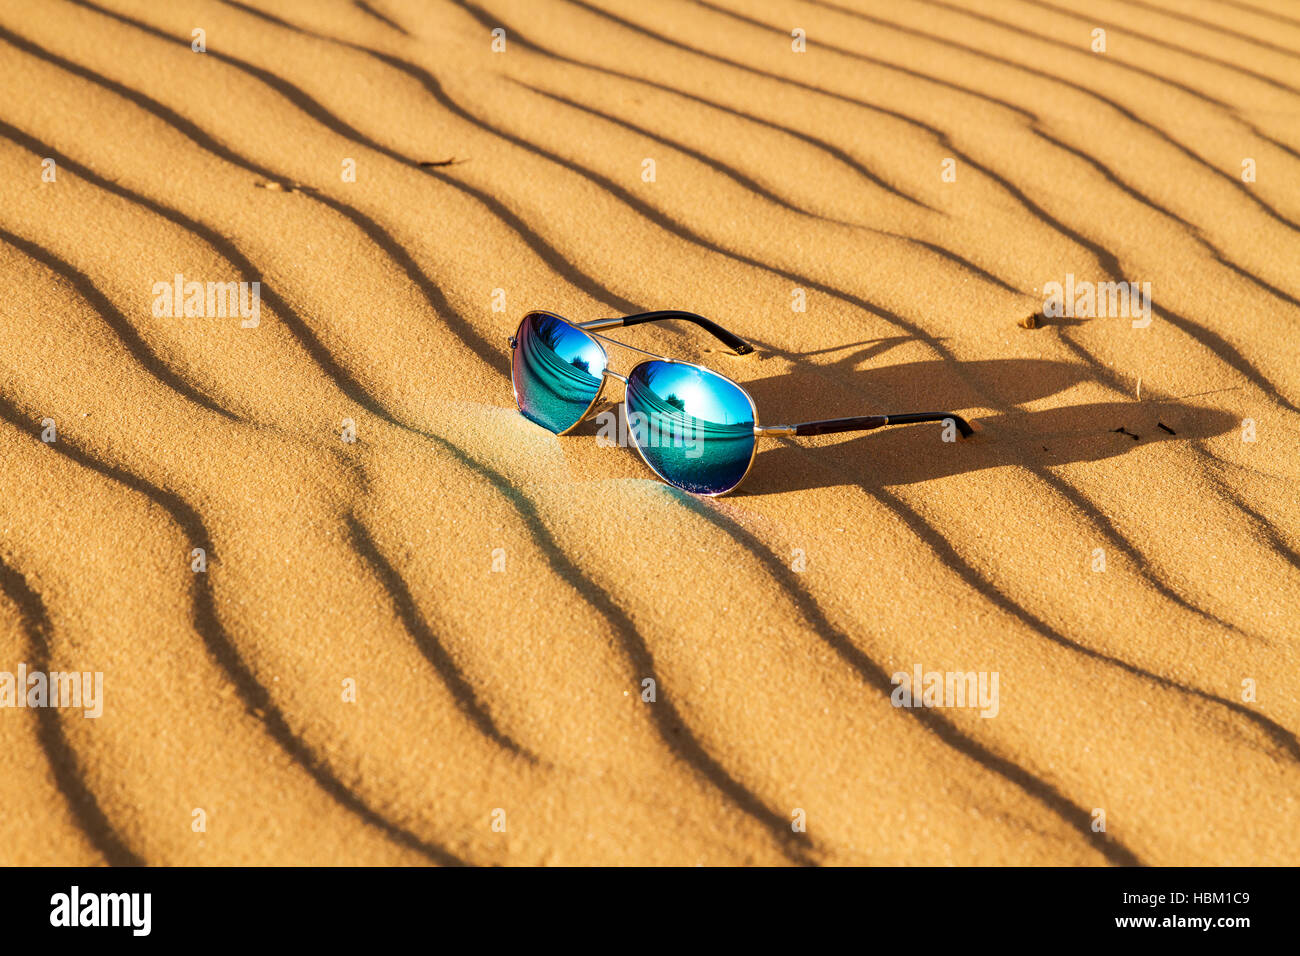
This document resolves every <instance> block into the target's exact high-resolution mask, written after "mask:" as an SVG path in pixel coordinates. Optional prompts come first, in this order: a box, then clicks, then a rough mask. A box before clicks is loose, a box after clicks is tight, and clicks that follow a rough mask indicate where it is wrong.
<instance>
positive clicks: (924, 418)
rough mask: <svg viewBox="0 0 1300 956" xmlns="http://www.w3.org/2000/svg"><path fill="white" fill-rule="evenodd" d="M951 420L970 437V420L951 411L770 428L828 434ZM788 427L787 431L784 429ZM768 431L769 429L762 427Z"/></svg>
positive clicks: (870, 416)
mask: <svg viewBox="0 0 1300 956" xmlns="http://www.w3.org/2000/svg"><path fill="white" fill-rule="evenodd" d="M948 421H951V422H952V423H953V424H954V425H956V426H957V431H959V432H961V437H962V438H970V436H971V435H973V434H974V433H975V429H974V428H973V427H972V426H971V424H970V422H968V421H966V419H964V418H962V417H961V416H960V415H954V414H953V413H952V412H912V413H909V414H906V415H866V416H864V417H861V418H828V419H826V420H825V421H820V422H803V423H801V424H799V425H787V426H778V427H779V431H778V428H772V429H770V431H771V432H773V433H776V434H781V433H784V434H787V435H830V434H833V433H835V432H864V431H870V430H871V429H873V428H883V427H884V426H885V425H915V424H918V423H921V422H948ZM786 428H788V429H789V431H785V429H786ZM764 430H765V431H769V429H764Z"/></svg>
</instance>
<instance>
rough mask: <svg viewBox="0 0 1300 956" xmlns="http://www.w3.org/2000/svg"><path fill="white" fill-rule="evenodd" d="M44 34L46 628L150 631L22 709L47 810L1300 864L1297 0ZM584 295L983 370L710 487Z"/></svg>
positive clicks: (273, 836)
mask: <svg viewBox="0 0 1300 956" xmlns="http://www.w3.org/2000/svg"><path fill="white" fill-rule="evenodd" d="M496 28H501V29H503V30H504V31H505V33H504V41H505V48H504V50H502V51H499V52H498V51H494V50H493V34H492V31H493V30H494V29H496ZM196 29H201V30H202V31H204V32H203V34H202V35H201V39H202V41H203V45H204V47H205V50H204V52H196V51H195V50H194V49H193V47H192V44H197V43H198V40H196V39H195V33H194V31H195V30H196ZM1097 29H1101V30H1104V31H1105V43H1106V48H1105V51H1104V52H1095V51H1094V50H1093V49H1092V46H1093V45H1094V44H1095V43H1096V40H1095V39H1094V30H1097ZM795 30H800V31H803V36H804V37H805V43H806V48H805V50H804V52H795V50H794V49H792V44H795V45H797V44H796V40H795V39H794V38H792V32H793V31H795ZM0 64H2V65H3V68H2V69H0V104H2V105H0V200H2V201H0V275H2V276H3V291H4V295H3V299H2V300H0V302H2V305H0V316H2V318H0V322H2V325H0V329H2V331H3V338H2V342H3V344H2V345H0V397H2V401H0V458H2V465H0V482H2V484H0V671H6V672H14V671H16V670H17V668H18V666H19V665H20V664H22V665H24V666H25V667H27V668H29V669H30V670H44V671H51V670H53V671H62V672H70V671H77V672H87V673H101V674H102V675H103V680H104V701H103V704H104V710H103V714H102V716H101V717H99V718H86V717H83V716H82V714H81V712H80V711H79V710H75V709H71V708H53V707H46V708H19V707H12V708H5V709H0V762H2V765H3V769H2V772H0V807H3V812H2V813H0V863H4V864H104V863H107V864H122V863H140V862H143V863H149V864H158V865H189V864H416V865H419V864H427V863H437V864H455V863H471V864H510V865H539V864H557V865H564V864H656V865H657V864H670V865H693V864H705V865H735V864H760V865H782V864H824V865H845V864H848V865H854V864H1067V865H1109V864H1134V863H1142V864H1175V865H1185V864H1291V865H1294V864H1297V863H1300V827H1297V826H1296V818H1297V810H1300V806H1297V794H1300V743H1298V742H1297V736H1296V735H1297V728H1298V727H1300V679H1298V678H1300V660H1298V657H1297V645H1296V634H1297V623H1298V622H1300V610H1297V608H1300V573H1297V572H1298V569H1300V507H1298V506H1297V501H1296V488H1297V479H1298V478H1300V465H1298V462H1300V456H1298V455H1297V451H1300V431H1298V430H1297V425H1300V406H1298V404H1297V403H1300V335H1297V328H1298V323H1300V299H1298V298H1297V297H1298V296H1300V255H1297V253H1298V252H1300V189H1298V188H1297V185H1298V184H1300V122H1297V120H1298V119H1300V11H1297V9H1296V7H1295V6H1294V5H1293V4H1291V3H1288V2H1286V0H1241V2H1235V0H1233V2H1230V0H1188V2H1181V0H1145V2H1137V0H1132V2H1119V0H1096V2H1088V3H1083V2H1077V3H1069V2H1067V0H961V2H957V0H825V2H822V0H813V2H802V0H752V2H750V0H745V2H742V0H703V2H698V3H695V2H686V0H664V2H655V3H648V2H645V0H599V2H596V0H590V2H588V0H545V2H533V0H458V2H446V0H437V2H425V0H364V2H363V0H356V2H344V0H328V2H325V0H267V2H264V3H262V2H258V3H253V2H249V3H244V2H235V0H225V2H223V0H174V2H169V3H167V4H159V3H153V2H148V0H50V2H48V3H42V4H30V3H26V2H23V0H3V2H0ZM46 159H52V160H53V161H54V166H53V170H54V175H53V181H48V180H49V176H48V175H45V176H43V172H44V173H48V171H49V169H50V167H49V164H47V163H43V160H46ZM646 160H652V161H653V171H654V175H653V178H652V181H648V180H649V175H648V169H649V167H648V166H647V164H646V162H645V161H646ZM1246 160H1250V161H1251V162H1249V163H1245V161H1246ZM350 168H351V169H354V170H355V177H354V181H350V180H349V179H348V178H347V173H348V171H349V169H350ZM1252 172H1253V175H1251V173H1252ZM1243 175H1245V178H1244V179H1243ZM176 275H182V276H184V277H185V280H186V281H199V282H203V283H207V282H222V283H224V282H236V283H238V282H253V281H257V282H259V283H260V286H259V288H260V296H261V299H260V312H259V314H258V316H257V323H256V325H255V326H251V327H245V326H246V325H249V323H248V322H246V321H244V320H242V319H241V317H240V316H238V315H235V316H231V315H226V316H224V317H223V316H219V315H218V316H207V315H202V316H199V315H191V316H188V317H186V316H184V315H183V314H182V315H181V316H180V317H176V316H173V315H170V314H164V315H158V314H156V310H155V308H154V304H155V298H156V295H155V292H154V289H155V285H156V284H158V283H162V284H163V285H167V284H169V283H172V282H173V279H174V277H175V276H176ZM1067 276H1069V277H1072V278H1071V279H1070V281H1071V282H1076V283H1084V282H1090V283H1103V282H1120V281H1124V282H1133V283H1137V287H1138V289H1141V288H1143V284H1145V283H1149V289H1150V295H1151V312H1150V323H1149V324H1148V325H1145V326H1141V325H1139V327H1134V323H1133V321H1131V319H1130V317H1126V316H1123V315H1104V316H1086V315H1085V316H1079V315H1076V316H1050V315H1044V314H1042V310H1043V308H1044V301H1045V297H1046V295H1047V292H1046V291H1045V290H1048V289H1050V286H1049V283H1053V282H1056V283H1065V282H1066V281H1067ZM250 288H251V287H250ZM799 305H803V307H804V308H803V310H802V311H797V310H796V307H797V306H799ZM535 308H541V309H548V310H552V311H556V312H559V313H561V314H563V315H565V316H568V317H570V318H571V319H573V320H575V321H580V320H586V319H593V318H598V317H604V316H612V315H619V314H624V313H630V312H635V311H641V310H646V309H661V308H662V309H668V308H676V309H688V310H692V311H695V312H698V313H701V314H703V315H706V316H709V317H710V318H712V319H714V320H715V321H717V322H720V323H721V324H723V325H724V326H726V327H728V328H730V329H732V330H733V331H735V332H736V333H737V334H739V335H741V336H743V337H745V338H746V339H748V340H749V341H751V342H753V343H755V345H756V346H757V348H758V350H757V352H756V354H754V355H751V356H747V357H738V356H734V355H730V354H728V353H727V352H726V350H725V349H723V348H721V347H720V346H718V345H717V343H715V342H713V341H712V340H710V339H708V337H707V336H703V335H701V334H699V333H698V332H697V331H696V330H693V329H691V328H690V327H689V326H681V325H677V326H666V325H665V326H652V325H650V326H640V327H638V328H636V329H628V330H623V331H621V332H617V331H616V332H612V333H611V335H613V336H614V337H617V338H620V339H621V340H622V341H625V342H628V343H630V344H634V345H637V346H640V347H642V348H647V349H651V350H653V351H656V352H660V353H666V354H671V355H674V356H678V357H681V358H685V359H689V360H692V361H698V362H701V363H702V364H705V365H707V366H709V367H711V368H713V369H715V370H717V371H719V372H721V373H722V374H724V375H727V376H729V377H732V378H734V379H735V380H736V381H738V382H740V383H741V384H742V385H744V386H745V387H746V388H747V389H748V390H749V391H750V392H751V394H752V395H753V397H754V399H755V401H756V403H757V406H758V409H759V419H760V422H762V423H764V424H776V423H785V422H794V421H802V420H808V419H816V418H829V417H839V416H856V415H871V414H882V413H884V414H887V413H890V412H906V411H930V410H940V411H951V412H955V413H959V414H962V415H965V416H968V417H970V418H973V419H976V420H978V421H979V422H980V424H981V425H982V426H983V430H982V432H981V433H980V434H979V435H978V436H977V437H976V438H974V439H972V440H970V441H965V442H955V443H948V442H944V441H942V440H941V436H940V429H939V428H937V427H935V426H927V425H919V426H910V427H901V428H890V429H884V430H880V431H874V432H865V433H852V434H837V435H828V436H822V437H816V438H801V439H789V438H781V439H767V440H764V441H763V442H762V443H761V444H760V450H759V454H758V458H757V460H756V462H755V464H754V467H753V470H752V472H751V474H750V476H749V479H748V481H747V482H746V484H745V485H744V486H743V487H742V488H741V489H740V490H739V491H738V492H737V493H736V494H734V495H731V496H727V497H723V498H718V499H697V498H692V497H690V496H688V495H685V494H683V493H681V492H678V491H675V490H673V489H671V488H668V487H667V486H665V485H664V484H662V483H661V482H659V481H658V480H657V479H656V478H655V476H654V475H653V474H652V473H651V472H650V471H649V470H648V469H647V468H646V467H645V465H644V464H643V463H642V462H641V460H640V459H639V458H638V457H637V455H636V453H635V451H634V450H632V449H629V448H609V447H602V446H601V445H600V444H599V443H598V442H597V441H596V439H595V435H596V432H595V428H594V426H593V425H590V424H589V425H587V426H584V427H583V428H581V429H579V430H578V431H577V432H576V433H575V434H573V435H570V436H566V437H563V438H556V437H555V436H553V435H551V434H549V433H548V432H545V431H544V430H542V429H540V428H538V427H537V426H535V425H532V424H531V423H529V422H528V421H526V420H524V419H523V418H522V417H521V416H520V415H519V414H518V412H517V411H516V410H515V407H514V404H513V398H512V394H511V388H510V380H509V361H508V347H507V344H506V339H507V336H509V335H510V334H511V333H512V332H513V331H514V329H515V327H516V325H517V324H518V322H519V320H520V318H521V317H522V315H523V314H524V313H525V312H526V311H528V310H529V309H535ZM1031 316H1036V317H1037V320H1036V321H1027V320H1028V319H1029V318H1030V317H1031ZM1139 322H1140V320H1139ZM1026 326H1033V327H1032V328H1028V327H1026ZM632 361H633V359H632V357H631V354H630V353H624V354H622V355H618V354H616V355H615V358H614V362H615V367H616V368H619V369H620V370H621V371H623V372H626V371H627V370H628V369H629V368H630V366H631V364H632ZM613 398H614V400H615V401H618V400H619V399H620V398H621V392H620V391H619V389H615V393H614V395H613ZM51 423H52V425H53V430H52V431H51V429H50V425H51ZM1120 429H1122V431H1120ZM352 436H355V441H346V440H344V439H345V437H352ZM47 438H51V439H53V440H45V439H47ZM195 549H202V552H203V555H202V559H203V560H204V561H205V562H206V567H205V569H204V570H199V571H196V570H194V567H195V563H196V561H198V560H199V557H198V556H196V555H195ZM918 667H919V668H921V669H922V670H923V671H924V672H940V673H944V672H955V673H963V674H964V673H974V674H982V675H985V676H988V675H992V674H996V679H997V687H998V702H997V704H998V706H997V708H996V714H993V715H989V716H981V712H980V710H978V709H976V708H972V707H956V706H955V707H898V706H894V702H893V701H892V700H891V693H892V692H893V691H895V683H894V681H893V675H894V674H896V673H899V672H901V673H906V674H912V673H913V672H914V670H915V669H916V668H918ZM647 681H653V685H650V684H648V683H647ZM651 687H652V688H653V695H651V693H650V689H651ZM651 696H653V700H650V699H647V698H649V697H651Z"/></svg>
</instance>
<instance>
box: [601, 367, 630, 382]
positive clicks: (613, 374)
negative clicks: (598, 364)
mask: <svg viewBox="0 0 1300 956" xmlns="http://www.w3.org/2000/svg"><path fill="white" fill-rule="evenodd" d="M605 375H607V376H608V377H610V378H616V379H618V380H619V381H620V382H622V383H623V384H624V385H627V376H626V375H620V374H618V372H615V371H613V370H612V369H608V368H607V369H605Z"/></svg>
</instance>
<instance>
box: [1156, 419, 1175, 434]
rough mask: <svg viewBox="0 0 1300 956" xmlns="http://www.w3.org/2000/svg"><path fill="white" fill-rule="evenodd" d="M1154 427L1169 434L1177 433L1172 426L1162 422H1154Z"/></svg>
mask: <svg viewBox="0 0 1300 956" xmlns="http://www.w3.org/2000/svg"><path fill="white" fill-rule="evenodd" d="M1156 427H1157V428H1159V429H1161V430H1163V431H1167V432H1168V433H1169V434H1171V435H1177V434H1178V432H1176V431H1174V430H1173V429H1172V428H1170V427H1169V426H1168V425H1166V424H1165V423H1164V422H1156Z"/></svg>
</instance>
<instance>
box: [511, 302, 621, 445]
mask: <svg viewBox="0 0 1300 956" xmlns="http://www.w3.org/2000/svg"><path fill="white" fill-rule="evenodd" d="M604 375H605V353H604V351H603V350H602V349H601V347H600V346H599V345H597V344H596V340H595V339H593V338H591V336H589V335H587V334H586V333H585V332H582V331H581V330H579V329H576V328H574V327H573V326H572V325H570V324H569V323H568V322H565V321H563V320H562V319H558V318H556V317H555V316H553V315H543V314H540V313H533V314H532V315H529V316H527V317H526V318H525V319H524V321H523V322H521V323H520V325H519V331H518V332H517V333H516V334H515V348H514V354H513V355H512V356H511V359H510V377H511V380H512V381H513V382H514V386H515V401H516V402H518V404H519V411H521V412H523V414H524V417H525V418H528V419H529V420H531V421H534V422H536V423H537V424H539V425H541V426H542V427H543V428H546V429H549V430H550V431H553V432H555V433H556V434H557V435H558V434H560V433H561V432H566V431H568V430H569V429H570V428H572V427H573V426H574V425H576V424H578V422H579V421H581V420H582V416H583V415H585V414H587V409H589V408H590V407H591V403H592V402H594V401H595V400H596V396H597V395H598V394H599V393H600V386H601V382H603V381H604Z"/></svg>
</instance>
